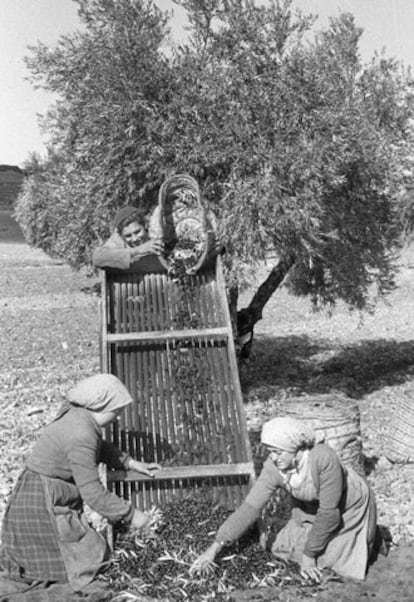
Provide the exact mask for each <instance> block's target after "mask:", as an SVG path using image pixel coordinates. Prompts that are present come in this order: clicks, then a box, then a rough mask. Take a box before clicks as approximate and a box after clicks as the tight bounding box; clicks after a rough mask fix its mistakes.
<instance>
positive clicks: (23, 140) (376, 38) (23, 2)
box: [0, 0, 414, 167]
mask: <svg viewBox="0 0 414 602" xmlns="http://www.w3.org/2000/svg"><path fill="white" fill-rule="evenodd" d="M155 1H156V4H158V5H159V6H160V8H162V9H163V10H174V19H173V21H172V31H173V35H174V36H175V37H176V38H177V39H178V38H180V37H182V36H183V35H184V34H183V24H184V11H183V10H182V9H180V8H179V7H177V6H175V5H174V4H173V2H172V1H171V0H155ZM262 1H263V2H265V1H266V0H262ZM294 6H295V7H297V8H299V9H301V10H302V11H303V12H305V13H313V14H316V15H318V22H317V24H318V25H320V26H323V25H326V24H327V21H328V18H329V16H337V15H338V14H339V12H341V11H342V12H344V11H347V12H351V13H353V14H354V16H355V20H356V23H357V24H358V25H359V26H361V27H362V28H363V30H364V33H363V35H362V39H361V44H360V50H361V54H362V57H363V59H364V60H369V58H370V57H371V56H372V55H373V53H374V52H375V51H376V50H377V51H381V49H383V48H385V50H386V54H387V56H391V57H395V58H397V59H399V60H401V61H403V62H404V63H405V64H406V65H412V67H413V71H414V35H413V32H414V0H294ZM79 27H80V22H79V19H78V15H77V4H76V3H75V2H74V1H73V0H0V165H3V164H7V165H18V166H20V167H21V166H22V164H23V162H24V160H25V159H26V158H27V157H28V155H29V153H30V152H37V153H40V154H43V153H44V142H45V138H44V136H43V135H42V132H41V129H40V126H39V118H38V116H39V115H41V114H43V113H44V112H45V111H46V110H47V108H48V107H49V106H50V105H51V104H52V102H53V98H52V97H51V96H50V95H49V94H48V93H46V92H45V91H43V90H35V89H34V88H33V86H32V84H31V83H30V82H28V81H27V77H28V75H29V72H28V71H27V68H26V66H25V63H24V60H23V58H24V56H26V55H27V54H28V53H29V51H28V46H33V45H36V44H37V42H38V41H41V42H43V43H45V44H47V45H48V46H50V47H52V48H53V47H54V46H55V44H56V42H57V40H58V39H59V38H60V37H61V36H62V35H65V34H70V33H72V32H74V31H75V30H76V29H78V28H79Z"/></svg>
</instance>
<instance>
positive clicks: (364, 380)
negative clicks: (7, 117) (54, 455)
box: [0, 213, 414, 602]
mask: <svg viewBox="0 0 414 602" xmlns="http://www.w3.org/2000/svg"><path fill="white" fill-rule="evenodd" d="M260 275H261V276H263V274H259V276H260ZM0 283H1V287H0V308H1V312H0V334H1V341H2V345H1V347H0V408H1V418H0V423H1V429H2V437H1V440H0V453H1V458H2V462H1V465H0V518H1V515H2V512H3V509H4V504H5V500H6V499H7V497H8V495H9V493H10V491H11V489H12V487H13V484H14V482H15V480H16V478H17V475H18V473H19V471H20V467H21V465H22V463H23V461H24V457H25V454H26V453H27V451H28V450H29V449H30V447H31V445H32V443H33V441H34V440H35V439H36V437H37V436H38V434H39V432H40V430H41V429H42V427H43V426H44V425H45V424H46V423H47V422H48V421H49V420H50V419H51V417H52V416H53V414H54V413H55V411H56V409H57V406H58V404H59V401H60V398H61V395H62V394H63V393H64V391H65V390H66V389H67V388H68V387H69V386H71V385H72V384H73V383H74V382H76V380H78V379H79V378H81V377H83V376H87V375H89V374H92V373H93V372H95V371H97V370H98V369H99V354H98V328H99V324H98V319H97V316H98V305H99V297H98V296H97V294H96V286H95V285H96V283H97V277H96V276H93V277H92V278H90V277H88V274H87V273H86V272H81V273H78V272H73V271H72V270H70V269H69V268H68V267H67V266H66V265H64V264H63V263H62V262H60V261H54V260H51V259H50V258H48V257H47V256H46V255H44V254H43V253H42V252H40V251H37V250H33V249H30V248H29V247H28V246H27V245H26V244H24V242H23V241H22V238H21V234H20V233H19V230H18V228H17V227H16V225H15V224H14V223H13V221H12V220H10V217H9V215H6V214H3V213H2V214H0ZM248 299H249V291H247V292H246V294H245V295H244V296H243V298H242V305H243V303H247V302H248ZM413 317H414V250H413V249H412V248H408V249H407V250H406V252H405V253H404V254H403V256H402V259H401V269H400V273H399V275H398V287H397V289H396V290H395V292H394V293H393V294H392V295H391V296H390V297H389V299H388V301H387V302H386V303H385V302H381V303H380V304H379V305H378V306H377V308H376V309H375V312H373V313H372V314H364V315H359V314H353V313H349V312H348V310H347V309H346V308H345V307H342V306H339V307H337V308H335V310H334V311H333V312H332V313H331V315H330V314H328V312H325V311H324V312H319V313H314V312H313V310H312V307H311V306H310V304H309V302H308V301H307V300H306V299H298V298H292V297H291V296H290V295H289V293H288V291H287V290H286V289H285V288H281V289H280V290H279V291H277V293H276V294H275V295H274V298H272V300H271V301H270V302H269V304H268V305H267V307H266V308H265V312H264V316H263V320H262V321H261V322H259V324H258V325H257V328H256V333H255V344H254V347H253V352H252V355H251V357H250V359H249V360H248V361H247V362H245V363H244V364H243V365H242V366H241V370H240V377H241V382H242V389H243V394H244V399H245V407H246V416H247V420H248V423H249V424H253V423H254V422H255V421H256V420H257V416H258V415H259V416H260V418H261V419H263V418H264V417H266V415H270V414H271V412H272V407H273V404H274V403H275V402H277V401H278V400H281V399H283V400H286V399H289V398H290V397H293V396H297V395H300V394H303V393H306V394H312V395H319V394H325V393H329V392H331V391H341V392H343V393H345V394H346V395H347V396H349V397H350V398H351V399H352V400H354V401H356V402H357V404H358V406H359V409H360V413H361V431H362V437H363V453H364V456H365V462H366V467H367V471H368V473H369V474H368V479H369V481H370V483H371V485H372V486H373V488H374V490H375V493H376V496H377V502H378V513H379V522H380V523H381V524H383V525H386V526H387V527H388V528H389V529H390V531H391V534H392V536H393V546H392V549H391V551H390V554H389V556H388V557H387V558H385V557H383V556H380V557H379V559H378V560H377V562H376V563H375V564H374V565H373V566H372V567H371V569H370V571H369V574H368V578H367V580H366V581H365V582H364V583H363V584H354V583H337V582H328V583H326V584H324V586H323V587H322V588H321V589H320V591H318V592H317V595H316V597H315V595H312V597H311V598H309V600H320V601H322V602H323V601H328V600H332V599H334V598H335V599H336V600H338V602H346V601H348V600H349V601H351V600H352V601H356V600H368V599H375V600H376V602H383V601H384V602H385V601H387V602H405V601H407V602H408V600H413V599H414V595H413V593H412V592H413V591H414V589H413V585H414V584H413V579H414V576H413V575H414V574H413V571H412V566H414V548H413V545H414V544H413V542H414V496H413V489H414V468H413V465H412V464H406V465H400V464H392V463H391V462H389V460H388V459H387V456H388V448H389V439H388V425H389V424H390V422H391V421H392V418H393V413H394V412H395V411H396V408H397V407H398V400H399V399H400V398H401V397H402V396H405V397H406V398H409V399H411V398H414V320H413ZM411 394H413V397H411ZM292 595H293V594H292V592H289V588H288V587H287V588H286V589H285V590H283V591H277V590H275V589H272V590H266V589H265V588H262V589H258V590H253V591H248V592H246V591H245V592H236V593H234V594H233V599H234V600H237V601H242V600H249V601H251V602H253V601H259V600H284V601H287V600H296V599H299V598H298V597H297V596H295V597H292ZM289 596H291V597H289ZM301 599H305V600H306V598H301ZM194 602H198V601H194Z"/></svg>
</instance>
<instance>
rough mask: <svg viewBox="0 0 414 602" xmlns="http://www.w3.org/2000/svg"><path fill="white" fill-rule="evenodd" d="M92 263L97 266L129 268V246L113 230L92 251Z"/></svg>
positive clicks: (130, 261) (130, 262)
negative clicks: (108, 236) (100, 244)
mask: <svg viewBox="0 0 414 602" xmlns="http://www.w3.org/2000/svg"><path fill="white" fill-rule="evenodd" d="M92 263H93V265H94V266H95V267H97V268H116V269H119V270H129V268H130V267H131V264H132V258H131V248H130V247H128V245H127V244H126V243H125V242H124V240H123V238H122V236H121V235H120V234H118V232H114V233H113V234H112V235H111V236H110V238H108V240H107V241H106V242H105V243H104V244H103V245H102V246H101V247H98V248H97V249H95V250H94V251H93V253H92Z"/></svg>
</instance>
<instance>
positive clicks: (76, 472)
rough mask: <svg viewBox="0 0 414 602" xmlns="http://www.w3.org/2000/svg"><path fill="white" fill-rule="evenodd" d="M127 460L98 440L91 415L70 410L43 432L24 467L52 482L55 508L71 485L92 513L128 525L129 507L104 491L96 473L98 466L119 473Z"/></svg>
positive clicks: (63, 500) (82, 410) (97, 433)
mask: <svg viewBox="0 0 414 602" xmlns="http://www.w3.org/2000/svg"><path fill="white" fill-rule="evenodd" d="M129 458H130V457H129V456H128V455H127V454H126V453H123V452H121V451H120V450H119V449H117V448H116V447H115V446H114V445H112V444H111V443H109V442H107V441H104V440H103V439H102V431H101V429H100V427H99V426H98V424H97V423H96V421H95V419H94V418H93V415H92V414H91V412H89V411H88V410H85V409H84V408H77V407H73V408H71V409H70V410H69V411H67V412H66V413H65V414H64V415H63V416H61V417H60V418H59V419H58V420H56V421H55V422H52V423H51V424H49V425H48V426H47V427H46V428H45V430H44V431H43V433H42V435H41V437H40V439H39V440H38V441H37V443H36V444H35V446H34V448H33V451H32V453H31V454H30V456H29V458H28V459H27V462H26V466H27V468H28V469H29V470H32V471H33V472H36V473H38V474H41V475H44V476H47V477H51V478H54V479H56V485H55V496H54V497H55V499H54V503H56V504H57V505H62V506H63V505H65V502H66V503H67V500H65V497H68V496H69V497H70V496H72V495H73V491H74V488H73V485H71V484H75V486H76V488H77V490H78V492H79V495H80V497H81V498H82V500H83V501H84V502H85V503H86V504H87V505H88V506H89V507H90V508H91V509H92V510H95V511H96V512H98V513H99V514H101V515H102V516H104V517H105V518H107V519H108V520H109V521H111V522H116V521H118V520H120V519H124V520H126V521H129V520H130V519H131V518H132V513H133V509H132V507H131V505H130V504H129V502H127V501H125V500H123V499H121V498H119V497H118V496H117V495H115V494H113V493H110V492H109V491H107V489H105V487H104V486H103V484H102V483H101V481H100V479H99V473H98V464H99V463H100V462H103V463H105V464H107V466H108V467H109V468H119V469H122V468H125V467H126V466H127V463H128V460H129ZM65 483H66V484H67V485H66V486H65ZM75 493H76V490H75ZM59 498H60V499H59Z"/></svg>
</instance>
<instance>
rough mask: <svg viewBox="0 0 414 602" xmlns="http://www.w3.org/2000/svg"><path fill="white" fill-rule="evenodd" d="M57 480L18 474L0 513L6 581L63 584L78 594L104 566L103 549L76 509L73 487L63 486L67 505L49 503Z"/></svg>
mask: <svg viewBox="0 0 414 602" xmlns="http://www.w3.org/2000/svg"><path fill="white" fill-rule="evenodd" d="M57 481H58V480H57V479H49V478H48V477H43V476H41V475H38V474H36V473H34V472H31V471H29V470H24V471H23V472H22V474H21V475H20V477H19V479H18V481H17V483H16V486H15V488H14V491H13V493H12V495H11V497H10V499H9V502H8V504H7V507H6V511H5V514H4V519H3V525H2V548H3V557H4V559H5V563H6V568H7V570H8V573H9V575H10V577H11V578H12V579H18V580H24V581H26V582H28V583H30V582H32V581H42V582H56V583H67V582H69V583H70V584H71V585H72V587H73V588H74V589H75V590H79V589H82V587H84V586H85V585H87V584H88V583H90V582H91V581H92V580H93V579H94V577H95V576H96V574H97V572H98V571H100V570H102V569H103V568H105V566H106V564H107V562H106V560H107V558H108V553H107V545H106V542H105V540H104V538H103V537H102V536H101V535H99V534H98V533H97V532H96V531H95V530H94V529H93V528H92V527H91V526H90V525H89V524H88V522H87V520H86V517H85V516H84V514H83V513H82V511H81V510H79V507H80V502H81V500H80V498H79V495H78V494H77V498H78V499H76V492H77V490H76V487H75V486H74V485H72V484H67V485H68V487H72V488H73V491H74V494H75V497H74V499H73V502H72V503H71V504H70V506H56V505H53V503H52V499H53V487H54V484H55V483H56V482H57Z"/></svg>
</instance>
